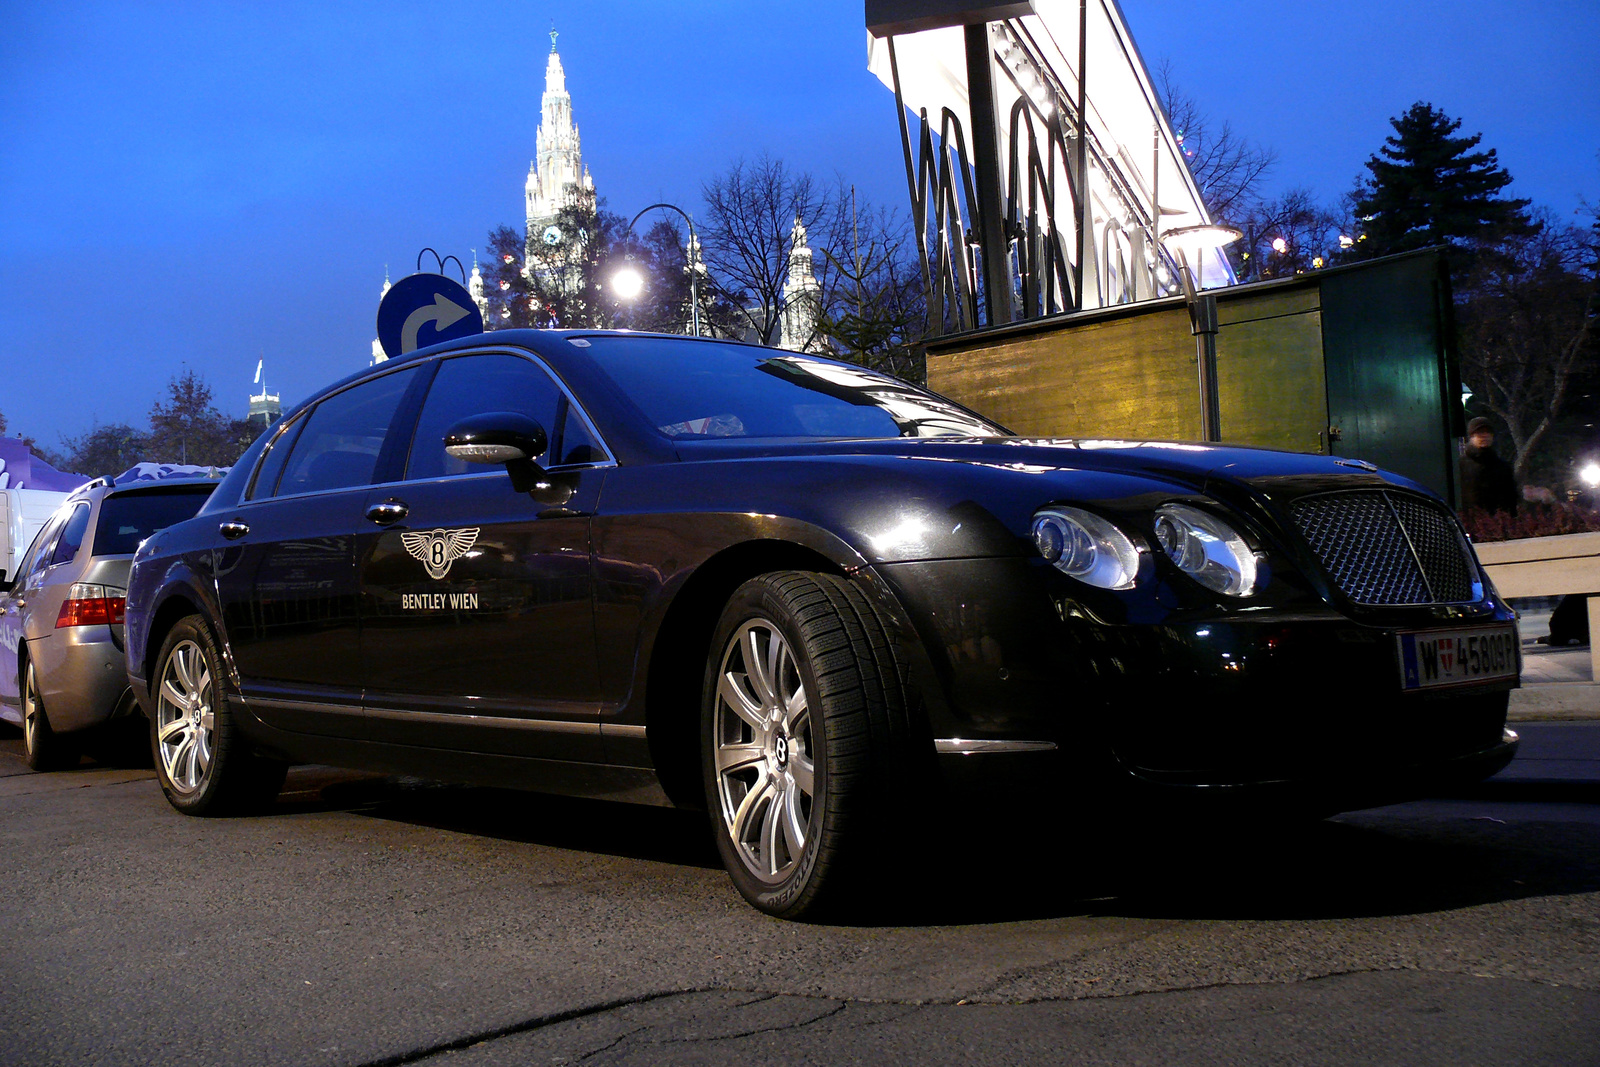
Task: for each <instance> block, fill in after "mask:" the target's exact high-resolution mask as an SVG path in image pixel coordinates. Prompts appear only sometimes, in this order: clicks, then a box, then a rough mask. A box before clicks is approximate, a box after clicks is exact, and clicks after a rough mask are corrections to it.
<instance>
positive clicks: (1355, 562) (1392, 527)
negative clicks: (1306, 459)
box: [1289, 489, 1475, 605]
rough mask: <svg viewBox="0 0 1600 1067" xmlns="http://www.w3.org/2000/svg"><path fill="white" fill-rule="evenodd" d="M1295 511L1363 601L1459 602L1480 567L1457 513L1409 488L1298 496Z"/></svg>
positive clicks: (1309, 537) (1331, 569)
mask: <svg viewBox="0 0 1600 1067" xmlns="http://www.w3.org/2000/svg"><path fill="white" fill-rule="evenodd" d="M1289 514H1290V515H1291V516H1292V517H1293V519H1294V521H1295V523H1296V524H1297V525H1298V526H1299V527H1300V532H1301V533H1302V534H1304V535H1305V539H1306V541H1307V542H1309V543H1310V545H1311V550H1312V551H1313V552H1315V553H1316V554H1317V559H1318V560H1320V561H1321V562H1322V566H1323V567H1324V568H1325V569H1326V570H1327V572H1328V576H1329V577H1330V578H1332V579H1333V582H1334V584H1335V585H1337V586H1338V587H1339V590H1340V591H1341V592H1343V593H1344V595H1345V596H1347V597H1349V598H1350V599H1351V600H1353V601H1355V602H1356V603H1357V604H1372V605H1384V604H1459V603H1463V602H1466V601H1470V600H1473V599H1475V597H1474V590H1473V575H1474V569H1473V565H1472V562H1471V560H1470V559H1469V558H1468V556H1467V552H1468V549H1467V547H1466V542H1465V541H1464V540H1463V539H1462V537H1461V534H1460V532H1459V530H1458V528H1457V526H1456V522H1455V519H1454V518H1453V517H1452V516H1451V515H1450V514H1449V513H1447V512H1445V511H1443V510H1442V509H1440V508H1439V507H1437V506H1435V505H1433V504H1431V503H1429V502H1427V501H1425V500H1422V499H1420V498H1418V497H1414V496H1411V495H1409V494H1406V493H1394V492H1389V491H1386V490H1382V489H1358V490H1352V491H1349V492H1343V493H1324V494H1322V495H1319V496H1313V497H1307V498H1305V499H1303V500H1297V501H1295V502H1294V503H1293V504H1291V505H1290V506H1289Z"/></svg>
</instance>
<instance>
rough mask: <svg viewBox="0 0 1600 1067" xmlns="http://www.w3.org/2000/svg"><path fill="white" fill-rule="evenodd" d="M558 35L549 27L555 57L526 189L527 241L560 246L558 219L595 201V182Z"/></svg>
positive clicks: (546, 73) (547, 67)
mask: <svg viewBox="0 0 1600 1067" xmlns="http://www.w3.org/2000/svg"><path fill="white" fill-rule="evenodd" d="M555 44H556V30H555V27H554V26H552V27H551V28H550V58H549V60H548V61H547V62H546V64H545V70H544V96H543V98H542V99H541V101H540V121H539V133H538V137H537V145H538V153H537V158H536V159H534V160H533V162H532V163H531V164H530V165H529V167H528V181H527V185H526V188H525V194H526V202H527V220H528V228H527V232H526V237H527V242H528V244H529V245H530V246H531V245H533V244H534V243H535V242H548V243H550V244H555V243H558V242H559V241H560V240H561V237H562V234H561V233H560V229H559V227H558V226H557V224H556V223H557V216H558V215H560V213H561V209H562V208H563V207H565V206H566V205H567V204H569V203H574V202H577V201H579V200H580V199H582V198H585V197H587V198H590V199H592V198H593V197H594V179H593V178H591V177H590V176H589V171H588V168H586V167H585V166H584V165H583V152H582V147H581V143H580V140H579V137H578V127H577V124H576V123H574V122H573V121H572V94H570V93H568V92H567V74H566V71H565V69H563V67H562V66H561V55H560V53H559V52H557V51H556V48H555Z"/></svg>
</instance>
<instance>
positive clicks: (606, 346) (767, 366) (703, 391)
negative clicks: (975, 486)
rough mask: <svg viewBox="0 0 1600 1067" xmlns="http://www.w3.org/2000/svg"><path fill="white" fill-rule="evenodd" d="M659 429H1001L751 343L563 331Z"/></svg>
mask: <svg viewBox="0 0 1600 1067" xmlns="http://www.w3.org/2000/svg"><path fill="white" fill-rule="evenodd" d="M569 341H570V343H572V344H574V345H577V346H578V347H580V348H583V349H586V350H587V351H586V354H587V355H588V356H589V357H590V358H591V359H593V360H594V362H595V363H596V364H598V365H599V367H600V369H601V370H603V371H605V373H606V375H607V376H608V377H610V378H611V380H612V381H613V382H615V383H616V385H617V388H618V389H620V390H621V391H622V392H623V393H624V394H626V395H627V397H628V399H629V400H631V401H633V403H634V406H636V407H637V408H638V409H639V410H640V411H641V412H643V413H644V415H645V417H646V418H647V419H648V420H649V421H650V424H651V425H652V426H654V427H655V429H656V432H658V433H661V434H663V435H665V436H667V437H670V438H673V439H674V440H678V439H688V440H705V439H708V438H716V437H851V438H862V437H868V438H882V437H951V436H955V437H997V436H1004V435H1005V433H1006V431H1005V430H1003V429H1002V428H1000V427H999V426H996V425H995V424H994V423H991V422H988V421H987V420H985V419H983V418H980V417H979V416H978V415H976V414H974V413H973V412H970V411H968V410H967V409H965V408H963V407H961V406H960V405H959V404H956V403H953V402H952V401H949V400H946V399H944V398H943V397H940V396H936V395H934V394H932V393H927V392H924V391H923V390H921V389H918V388H917V387H916V386H914V385H911V384H910V383H908V382H903V381H901V380H900V379H898V378H891V377H889V376H888V375H887V374H879V373H877V372H876V371H870V370H867V369H866V368H865V367H857V366H854V365H852V364H848V363H837V362H835V361H833V360H829V359H818V358H816V357H815V356H807V355H803V354H801V353H798V352H795V353H788V352H779V351H774V350H773V349H770V348H758V347H756V346H754V345H738V344H717V343H714V342H709V341H687V340H685V341H676V340H673V339H671V338H658V337H608V336H589V337H575V338H570V339H569Z"/></svg>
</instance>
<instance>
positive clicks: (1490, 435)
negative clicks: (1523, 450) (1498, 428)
mask: <svg viewBox="0 0 1600 1067" xmlns="http://www.w3.org/2000/svg"><path fill="white" fill-rule="evenodd" d="M1470 508H1478V509H1481V510H1483V511H1487V512H1489V513H1490V514H1493V513H1495V512H1497V511H1503V512H1505V513H1506V514H1508V515H1515V514H1516V513H1517V479H1516V476H1515V475H1513V474H1512V472H1511V464H1509V463H1507V462H1506V461H1505V460H1503V459H1501V458H1500V457H1499V456H1498V455H1497V454H1496V453H1495V450H1494V427H1493V426H1491V425H1490V424H1489V420H1488V419H1486V418H1483V417H1482V416H1479V417H1478V418H1475V419H1473V420H1472V421H1471V422H1469V423H1467V447H1466V450H1465V451H1464V452H1462V453H1461V509H1462V510H1463V511H1466V510H1468V509H1470Z"/></svg>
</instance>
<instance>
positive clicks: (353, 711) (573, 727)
mask: <svg viewBox="0 0 1600 1067" xmlns="http://www.w3.org/2000/svg"><path fill="white" fill-rule="evenodd" d="M245 703H247V704H256V705H259V706H261V707H268V708H283V709H285V710H289V711H311V712H317V713H318V714H322V715H348V716H351V717H353V718H366V719H386V720H388V721H390V722H414V723H422V724H425V725H428V726H486V727H490V728H492V729H496V730H526V731H528V732H530V733H542V734H583V735H585V736H589V737H599V736H600V724H599V723H598V722H577V721H573V720H569V719H518V718H513V717H511V716H508V715H473V714H471V713H470V712H462V713H459V714H457V713H455V712H448V711H403V710H400V709H397V708H363V707H357V706H356V705H354V704H318V703H316V702H314V701H309V700H280V699H277V698H273V697H246V698H245ZM637 729H638V730H639V732H640V733H641V734H642V733H643V732H644V727H642V726H641V727H637Z"/></svg>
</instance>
